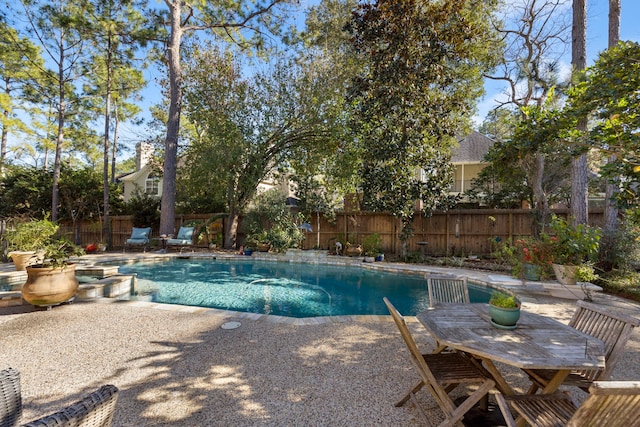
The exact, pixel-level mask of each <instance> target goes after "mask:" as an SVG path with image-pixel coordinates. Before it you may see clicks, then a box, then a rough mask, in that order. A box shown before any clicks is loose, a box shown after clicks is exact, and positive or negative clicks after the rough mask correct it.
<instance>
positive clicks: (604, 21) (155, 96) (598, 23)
mask: <svg viewBox="0 0 640 427" xmlns="http://www.w3.org/2000/svg"><path fill="white" fill-rule="evenodd" d="M516 1H517V0H516ZM318 2H319V0H301V1H300V4H301V7H300V9H299V12H298V13H299V16H297V17H296V19H295V20H296V21H297V22H304V16H305V13H304V10H305V8H306V7H307V6H308V5H314V4H317V3H318ZM621 5H622V8H621V24H620V38H621V40H633V41H640V22H637V21H638V20H639V19H640V0H621ZM568 7H570V3H569V5H568ZM608 13H609V0H587V57H588V61H587V65H592V64H593V63H594V61H595V59H596V58H597V55H598V53H599V52H601V51H602V50H604V49H606V48H607V37H608V36H607V34H608ZM564 62H565V63H564V66H563V68H565V69H566V70H569V69H570V62H571V53H570V46H569V47H568V48H567V56H566V59H565V61H564ZM163 72H164V71H159V70H157V69H155V68H150V69H148V70H146V71H145V77H146V79H147V80H148V81H149V82H150V86H149V88H148V89H147V90H146V91H145V92H144V93H143V95H144V97H145V100H144V103H143V110H144V111H145V113H146V112H148V111H149V107H150V106H151V105H152V104H154V103H158V102H159V101H160V93H159V90H158V88H157V86H155V85H154V84H153V82H154V81H155V80H157V79H158V78H159V77H161V75H160V73H163ZM485 89H486V94H485V96H484V97H483V98H482V99H481V100H480V101H479V103H478V111H477V113H476V115H475V116H474V122H475V123H476V124H480V123H481V122H482V120H483V119H484V117H485V116H486V114H487V112H488V111H490V110H491V109H492V108H493V107H494V106H495V105H496V101H495V99H496V98H498V97H499V96H500V92H501V91H502V88H501V87H500V86H498V85H496V84H495V83H492V82H488V83H487V85H486V86H485ZM144 116H145V117H146V116H147V114H144ZM123 127H124V129H122V134H121V135H122V139H121V144H123V145H126V146H128V147H129V148H130V150H131V151H130V152H129V153H128V154H124V155H123V156H121V158H127V157H130V156H131V155H132V153H133V147H134V145H135V143H136V142H137V141H139V140H141V139H143V138H144V137H145V136H146V135H145V133H144V130H143V129H140V128H138V127H132V126H129V125H126V124H125V125H124V126H123Z"/></svg>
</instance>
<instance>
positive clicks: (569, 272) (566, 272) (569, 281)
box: [551, 264, 578, 285]
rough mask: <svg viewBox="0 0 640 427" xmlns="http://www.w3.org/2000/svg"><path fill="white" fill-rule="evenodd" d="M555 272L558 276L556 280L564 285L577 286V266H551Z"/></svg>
mask: <svg viewBox="0 0 640 427" xmlns="http://www.w3.org/2000/svg"><path fill="white" fill-rule="evenodd" d="M551 267H553V272H554V273H555V275H556V280H557V281H558V282H560V283H562V284H563V285H575V284H576V270H577V269H578V266H577V265H561V264H551Z"/></svg>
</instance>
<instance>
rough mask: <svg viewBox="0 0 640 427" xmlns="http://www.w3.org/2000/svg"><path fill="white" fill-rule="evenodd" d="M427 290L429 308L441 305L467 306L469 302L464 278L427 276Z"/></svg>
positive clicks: (467, 288)
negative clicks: (456, 304) (455, 304)
mask: <svg viewBox="0 0 640 427" xmlns="http://www.w3.org/2000/svg"><path fill="white" fill-rule="evenodd" d="M427 289H428V291H429V307H433V306H435V305H436V304H442V303H447V304H453V303H460V304H469V303H470V302H471V299H470V298H469V287H468V285H467V278H466V277H464V278H458V277H451V276H432V275H427Z"/></svg>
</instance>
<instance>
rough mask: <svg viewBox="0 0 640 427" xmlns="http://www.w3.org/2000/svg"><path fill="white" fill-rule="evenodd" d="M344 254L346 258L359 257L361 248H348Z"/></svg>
mask: <svg viewBox="0 0 640 427" xmlns="http://www.w3.org/2000/svg"><path fill="white" fill-rule="evenodd" d="M344 253H345V255H347V256H360V255H361V254H362V246H360V245H358V246H349V247H348V248H347V249H345V251H344Z"/></svg>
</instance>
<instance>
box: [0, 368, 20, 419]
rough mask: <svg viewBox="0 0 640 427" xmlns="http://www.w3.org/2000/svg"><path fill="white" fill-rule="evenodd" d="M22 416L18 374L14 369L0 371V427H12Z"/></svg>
mask: <svg viewBox="0 0 640 427" xmlns="http://www.w3.org/2000/svg"><path fill="white" fill-rule="evenodd" d="M20 416H22V395H21V394H20V372H19V371H18V370H17V369H14V368H7V369H3V370H1V371H0V427H13V426H15V425H17V424H18V420H19V419H20Z"/></svg>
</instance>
